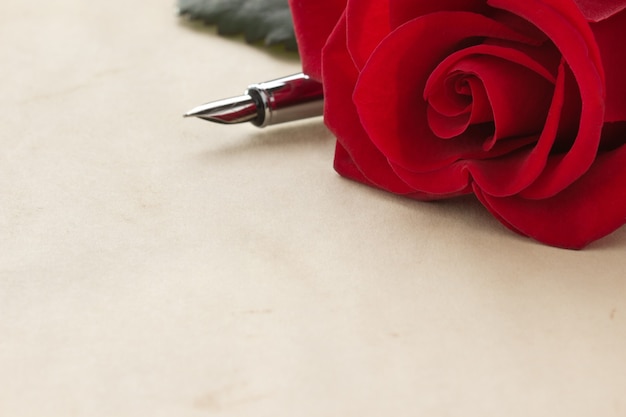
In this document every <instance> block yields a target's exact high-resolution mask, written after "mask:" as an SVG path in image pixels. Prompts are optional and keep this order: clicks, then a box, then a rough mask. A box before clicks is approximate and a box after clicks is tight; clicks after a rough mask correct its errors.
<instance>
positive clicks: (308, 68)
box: [289, 0, 347, 81]
mask: <svg viewBox="0 0 626 417" xmlns="http://www.w3.org/2000/svg"><path fill="white" fill-rule="evenodd" d="M346 1H347V0H317V1H308V0H289V6H290V8H291V14H292V16H293V24H294V29H295V32H296V37H297V39H298V50H299V52H300V58H301V60H302V68H303V70H304V73H305V74H307V75H309V76H310V77H312V78H314V79H315V80H318V81H321V80H322V48H323V47H324V45H325V44H326V39H327V38H328V36H329V35H330V33H331V32H332V30H333V28H334V27H335V25H336V24H337V21H338V20H339V18H340V17H341V15H342V13H343V11H344V9H345V8H346Z"/></svg>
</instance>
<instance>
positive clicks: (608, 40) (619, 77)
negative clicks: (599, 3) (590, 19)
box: [591, 0, 626, 122]
mask: <svg viewBox="0 0 626 417" xmlns="http://www.w3.org/2000/svg"><path fill="white" fill-rule="evenodd" d="M624 3H626V0H624ZM625 27H626V11H624V12H622V13H619V14H616V15H613V16H612V17H611V18H610V19H606V20H603V21H602V22H600V23H595V24H593V25H591V29H592V30H593V33H594V35H595V38H596V42H597V43H598V47H599V48H600V53H601V55H602V63H603V65H604V70H605V73H606V115H605V117H604V120H605V121H606V122H614V121H622V120H626V74H625V73H624V71H625V70H626V53H624V41H625V39H624V32H625V31H624V28H625Z"/></svg>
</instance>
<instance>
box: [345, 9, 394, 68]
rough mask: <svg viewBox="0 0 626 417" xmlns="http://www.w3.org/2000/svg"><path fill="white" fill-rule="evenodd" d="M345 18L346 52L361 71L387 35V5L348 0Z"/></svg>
mask: <svg viewBox="0 0 626 417" xmlns="http://www.w3.org/2000/svg"><path fill="white" fill-rule="evenodd" d="M346 18H347V19H346V21H347V43H348V51H349V52H350V55H351V56H352V60H353V61H354V65H356V67H357V68H358V69H361V68H363V65H365V61H367V60H368V58H369V56H370V55H371V54H372V52H373V51H374V49H376V47H377V46H378V44H379V43H380V41H381V40H383V38H384V37H385V36H387V34H389V3H388V2H386V1H380V0H348V7H347V9H346ZM372 20H374V21H375V24H372Z"/></svg>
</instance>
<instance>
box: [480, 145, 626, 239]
mask: <svg viewBox="0 0 626 417" xmlns="http://www.w3.org/2000/svg"><path fill="white" fill-rule="evenodd" d="M624 178H626V146H622V147H620V148H618V149H616V150H615V151H612V152H606V153H603V154H601V155H599V156H598V158H597V159H596V161H595V162H594V164H593V165H592V166H591V168H590V169H589V171H588V172H587V173H586V174H585V175H584V176H582V177H581V178H580V179H579V180H578V181H576V182H575V183H573V184H572V185H571V186H570V187H568V188H567V189H565V190H564V191H562V192H561V193H559V194H556V195H554V196H552V197H550V198H547V199H541V200H528V199H524V198H523V197H520V196H511V197H506V198H497V197H493V196H490V195H488V194H486V193H483V192H482V191H481V190H480V188H479V187H478V186H476V187H475V188H474V192H475V193H476V196H477V197H478V198H479V199H480V201H481V202H482V203H483V204H484V205H485V207H487V209H489V211H490V212H491V213H493V214H494V216H496V218H498V219H499V220H500V221H501V222H502V223H503V224H505V225H506V226H507V227H510V228H512V229H513V230H515V231H517V232H518V233H521V234H524V235H527V236H530V237H532V238H534V239H536V240H538V241H540V242H543V243H546V244H548V245H553V246H558V247H563V248H570V249H581V248H583V247H585V246H586V245H588V244H589V243H590V242H592V241H594V240H596V239H599V238H601V237H603V236H606V235H608V234H609V233H611V232H613V231H615V230H616V229H617V228H619V227H620V226H622V225H624V223H625V222H626V193H624V192H622V191H623V189H624Z"/></svg>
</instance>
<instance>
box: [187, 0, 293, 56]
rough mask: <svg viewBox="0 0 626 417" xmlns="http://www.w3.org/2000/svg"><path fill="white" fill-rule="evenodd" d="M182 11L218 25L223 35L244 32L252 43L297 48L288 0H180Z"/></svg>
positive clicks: (193, 17) (218, 29)
mask: <svg viewBox="0 0 626 417" xmlns="http://www.w3.org/2000/svg"><path fill="white" fill-rule="evenodd" d="M178 12H179V14H180V15H181V16H184V17H187V18H189V19H190V20H197V21H201V22H204V23H205V24H207V25H215V26H217V33H219V34H220V35H223V36H235V35H239V34H243V36H244V38H245V40H246V42H248V43H256V42H260V41H263V42H264V43H265V45H268V46H269V45H279V44H282V45H284V47H285V48H286V49H288V50H296V49H297V47H296V38H295V35H294V30H293V23H292V20H291V11H290V9H289V5H288V3H287V0H178Z"/></svg>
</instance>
